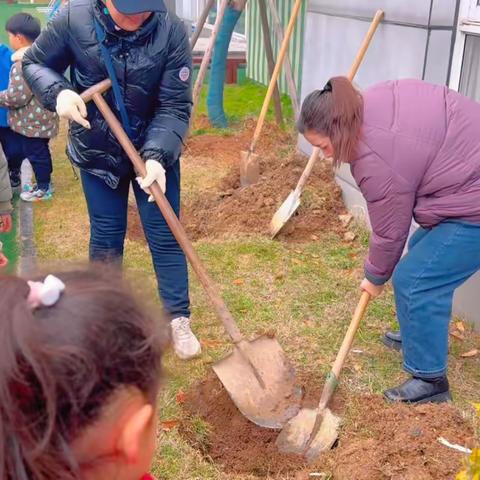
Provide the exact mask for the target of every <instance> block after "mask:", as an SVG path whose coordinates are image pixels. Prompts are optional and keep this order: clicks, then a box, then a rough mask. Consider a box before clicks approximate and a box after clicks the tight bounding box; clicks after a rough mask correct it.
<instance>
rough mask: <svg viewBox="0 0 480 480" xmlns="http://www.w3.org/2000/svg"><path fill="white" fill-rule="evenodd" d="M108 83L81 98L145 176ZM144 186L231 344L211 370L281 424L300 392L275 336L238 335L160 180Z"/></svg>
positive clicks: (263, 420) (253, 413) (252, 414)
mask: <svg viewBox="0 0 480 480" xmlns="http://www.w3.org/2000/svg"><path fill="white" fill-rule="evenodd" d="M110 87H111V82H110V80H104V81H103V82H101V83H99V84H97V85H95V86H93V87H91V88H90V89H88V90H86V91H85V92H84V93H83V94H82V98H83V100H84V101H85V102H88V101H90V100H93V101H94V102H95V104H96V106H97V108H98V110H99V111H100V112H101V114H102V115H103V117H104V118H105V120H106V122H107V124H108V126H109V127H110V129H111V131H112V133H113V135H114V136H115V137H116V138H117V140H118V142H119V143H120V145H121V146H122V147H123V149H124V150H125V153H126V154H127V156H128V157H129V159H130V160H131V162H132V163H133V166H134V168H135V171H136V172H137V173H138V174H139V175H141V176H142V177H144V176H145V175H146V170H145V163H144V161H143V160H142V158H141V157H140V155H139V153H138V152H137V150H136V149H135V147H134V146H133V144H132V142H131V141H130V139H129V138H128V136H127V134H126V133H125V131H124V130H123V127H122V125H121V124H120V122H119V121H118V119H117V117H116V116H115V115H114V113H113V112H112V110H111V109H110V107H109V106H108V104H107V102H106V101H105V99H104V98H103V96H102V93H104V92H105V91H106V90H108V89H109V88H110ZM149 190H150V193H151V194H152V195H153V197H154V198H155V201H156V202H157V205H158V207H159V208H160V211H161V212H162V214H163V216H164V218H165V220H166V222H167V224H168V226H169V227H170V229H171V231H172V233H173V235H174V236H175V238H176V239H177V241H178V243H179V245H180V246H181V248H182V249H183V251H184V252H185V255H186V257H187V258H188V260H189V261H190V264H191V266H192V268H193V270H194V271H195V272H196V274H197V275H198V278H199V280H200V283H201V284H202V286H203V288H204V289H205V291H206V293H207V295H208V297H209V299H210V301H211V302H212V304H213V306H214V308H215V310H216V313H217V315H218V317H219V318H220V320H221V321H222V323H223V326H224V327H225V330H226V332H227V334H228V335H229V336H230V338H231V340H232V342H233V344H234V349H233V352H232V353H231V354H230V355H229V356H228V357H227V358H225V359H223V360H220V361H219V362H217V363H216V364H215V365H214V366H213V369H214V371H215V373H216V374H217V375H218V378H219V379H220V381H221V382H222V383H223V385H224V387H225V389H226V390H227V392H228V394H229V395H230V397H231V398H232V400H233V402H234V403H235V405H236V406H237V408H238V409H239V410H240V412H241V413H242V414H243V415H244V416H245V417H247V418H248V419H249V420H251V421H252V422H254V423H256V424H257V425H259V426H261V427H266V428H275V429H278V428H282V427H283V426H284V425H285V423H286V422H287V421H288V420H289V419H290V418H292V417H293V416H295V415H296V414H297V412H298V411H299V410H300V401H301V398H302V390H301V388H300V387H298V386H297V385H296V378H295V371H294V369H293V367H292V366H291V364H290V362H289V361H288V359H287V358H286V356H285V353H284V352H283V350H282V347H281V346H280V344H279V343H278V341H277V340H276V339H274V338H270V337H267V336H261V337H258V338H256V339H255V340H253V341H251V342H249V341H247V340H245V339H244V338H243V336H242V334H241V332H240V330H239V329H238V326H237V325H236V323H235V320H234V319H233V317H232V315H231V313H230V312H229V311H228V309H227V306H226V305H225V303H224V301H223V300H222V298H221V297H220V295H219V293H218V289H217V287H216V286H215V285H214V283H213V281H212V280H211V279H210V277H209V275H208V274H207V272H206V270H205V267H204V266H203V264H202V263H201V261H200V258H199V257H198V256H197V254H196V252H195V250H194V249H193V246H192V244H191V243H190V241H189V239H188V237H187V234H186V233H185V230H184V229H183V227H182V224H181V223H180V221H179V220H178V218H177V216H176V215H175V212H174V211H173V209H172V207H171V206H170V203H169V202H168V200H167V199H166V198H165V195H164V194H163V192H162V190H161V189H160V185H158V183H156V182H155V183H154V184H153V185H152V186H151V187H150V188H149Z"/></svg>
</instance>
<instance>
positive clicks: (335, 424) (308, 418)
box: [275, 408, 340, 462]
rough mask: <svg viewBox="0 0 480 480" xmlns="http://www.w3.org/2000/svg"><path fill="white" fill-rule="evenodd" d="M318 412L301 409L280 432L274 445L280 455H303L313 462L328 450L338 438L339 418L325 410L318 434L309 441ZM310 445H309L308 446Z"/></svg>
mask: <svg viewBox="0 0 480 480" xmlns="http://www.w3.org/2000/svg"><path fill="white" fill-rule="evenodd" d="M317 413H318V410H313V409H310V408H302V409H301V410H300V412H298V415H296V416H295V417H293V418H292V419H291V420H290V421H289V422H288V423H287V424H286V425H285V427H284V428H283V430H282V431H281V432H280V435H279V436H278V437H277V440H276V441H275V444H276V446H277V448H278V450H279V451H280V452H281V453H295V454H297V455H303V456H305V458H306V459H307V461H308V462H313V461H314V460H315V459H316V458H317V457H318V456H319V455H320V454H321V453H322V452H324V451H326V450H330V449H331V448H332V447H333V445H334V443H335V442H336V440H337V438H338V429H339V427H340V418H339V417H337V416H336V415H334V414H333V413H332V412H331V411H330V409H328V408H326V409H325V410H324V411H323V412H322V414H323V419H322V424H321V426H320V429H319V431H318V433H317V434H316V435H315V438H313V439H312V440H311V441H310V437H311V435H312V431H313V427H314V425H315V420H316V418H317ZM309 443H310V444H309Z"/></svg>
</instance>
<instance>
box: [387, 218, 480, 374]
mask: <svg viewBox="0 0 480 480" xmlns="http://www.w3.org/2000/svg"><path fill="white" fill-rule="evenodd" d="M478 270H480V225H475V224H472V223H465V222H459V221H445V222H442V223H440V224H439V225H437V226H435V227H434V228H432V229H428V230H427V229H423V228H419V229H418V230H417V231H416V232H415V233H414V234H413V236H412V238H411V239H410V242H409V252H408V253H407V255H405V256H404V257H403V259H402V260H401V261H400V262H399V264H398V265H397V268H396V269H395V271H394V274H393V288H394V292H395V301H396V304H397V317H398V321H399V323H400V333H401V336H402V351H403V360H404V368H405V370H406V371H407V372H409V373H411V374H412V375H415V376H419V377H423V378H434V377H439V376H442V375H444V374H445V373H446V371H447V356H448V328H449V323H450V319H451V314H452V301H453V293H454V291H455V289H456V288H457V287H459V286H460V285H462V283H464V282H465V281H466V280H467V279H468V278H469V277H471V276H472V275H473V274H474V273H475V272H477V271H478Z"/></svg>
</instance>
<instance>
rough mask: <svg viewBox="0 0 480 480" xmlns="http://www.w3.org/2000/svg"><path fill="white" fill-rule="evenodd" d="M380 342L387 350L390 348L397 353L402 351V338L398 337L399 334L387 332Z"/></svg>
mask: <svg viewBox="0 0 480 480" xmlns="http://www.w3.org/2000/svg"><path fill="white" fill-rule="evenodd" d="M382 342H383V344H384V345H385V346H387V347H388V348H391V349H393V350H395V351H397V352H401V351H402V337H401V336H400V332H398V331H392V330H390V331H388V332H387V333H385V335H384V336H383V337H382Z"/></svg>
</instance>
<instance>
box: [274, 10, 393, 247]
mask: <svg viewBox="0 0 480 480" xmlns="http://www.w3.org/2000/svg"><path fill="white" fill-rule="evenodd" d="M383 15H384V13H383V11H382V10H377V13H375V17H373V20H372V23H371V24H370V28H369V29H368V31H367V34H366V35H365V38H364V39H363V42H362V45H361V46H360V49H359V51H358V53H357V56H356V57H355V60H354V62H353V65H352V67H351V68H350V72H349V73H348V75H347V78H348V79H349V80H350V81H352V80H353V78H354V77H355V75H356V73H357V70H358V68H359V67H360V64H361V62H362V60H363V57H364V56H365V53H366V52H367V49H368V46H369V45H370V42H371V40H372V38H373V35H374V33H375V31H376V30H377V27H378V25H379V23H380V22H381V21H382V18H383ZM319 155H320V149H319V148H317V147H315V148H314V149H313V152H312V154H311V155H310V158H309V160H308V163H307V166H306V167H305V170H304V171H303V173H302V176H301V177H300V180H299V181H298V183H297V186H296V187H295V190H292V191H291V192H290V194H289V195H288V197H287V198H286V200H285V201H284V202H283V203H282V205H281V206H280V208H279V209H278V210H277V211H276V212H275V214H274V215H273V218H272V220H271V222H270V234H271V236H272V238H275V237H276V236H277V235H278V234H279V233H280V230H282V228H283V227H284V226H285V224H286V223H287V222H288V221H289V220H290V218H291V217H292V215H293V214H294V213H295V212H296V211H297V209H298V207H299V206H300V197H301V195H302V192H303V189H304V187H305V184H306V183H307V180H308V178H309V177H310V174H311V173H312V170H313V167H314V165H315V162H316V161H317V158H318V157H319Z"/></svg>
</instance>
